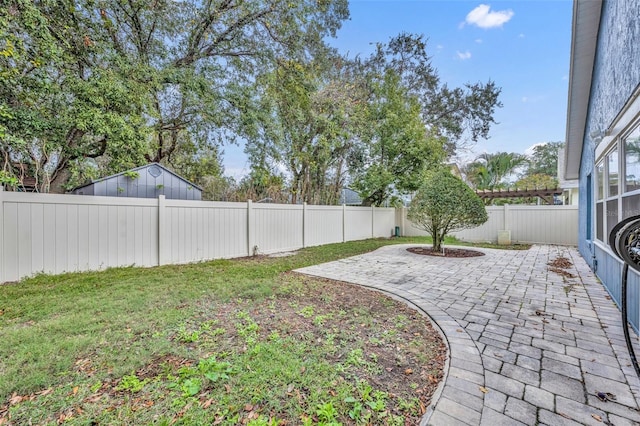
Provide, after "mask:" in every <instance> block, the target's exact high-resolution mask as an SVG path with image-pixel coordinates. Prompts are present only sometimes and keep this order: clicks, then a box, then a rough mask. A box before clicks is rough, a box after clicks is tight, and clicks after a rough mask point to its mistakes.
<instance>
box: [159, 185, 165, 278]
mask: <svg viewBox="0 0 640 426" xmlns="http://www.w3.org/2000/svg"><path fill="white" fill-rule="evenodd" d="M166 233H167V211H166V199H165V197H164V195H158V266H160V265H166V264H167V258H166V254H165V251H166V249H167V234H166Z"/></svg>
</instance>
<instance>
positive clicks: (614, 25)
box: [567, 0, 640, 330]
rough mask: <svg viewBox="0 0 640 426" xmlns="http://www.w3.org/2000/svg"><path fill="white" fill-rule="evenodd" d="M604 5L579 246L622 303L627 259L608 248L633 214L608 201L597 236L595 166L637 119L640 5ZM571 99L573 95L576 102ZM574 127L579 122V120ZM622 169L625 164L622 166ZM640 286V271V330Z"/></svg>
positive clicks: (634, 300)
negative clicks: (611, 235) (615, 229)
mask: <svg viewBox="0 0 640 426" xmlns="http://www.w3.org/2000/svg"><path fill="white" fill-rule="evenodd" d="M587 3H588V2H587V1H581V0H578V1H577V2H576V3H575V4H574V37H575V31H576V25H579V22H578V23H577V22H576V21H577V20H578V19H579V18H580V16H579V14H580V13H581V11H580V8H581V7H583V6H585V5H586V4H587ZM601 4H602V6H601V9H600V17H599V24H597V25H596V26H595V28H591V29H590V31H595V32H596V34H597V41H596V44H595V56H594V59H593V69H592V76H591V84H590V92H589V98H588V104H587V105H586V108H587V110H586V111H587V115H586V122H585V123H584V130H583V131H584V133H583V139H582V150H581V158H580V169H579V211H580V213H579V223H578V241H579V243H578V249H579V251H580V253H581V254H582V256H583V257H584V258H585V260H586V261H587V263H589V265H590V266H591V267H592V269H593V270H594V271H595V273H596V274H597V275H598V277H599V278H600V279H601V280H602V282H603V284H604V285H605V286H606V288H607V289H608V291H609V292H610V293H611V295H612V297H613V299H614V300H615V301H616V302H617V303H618V304H619V302H620V281H621V269H622V263H621V262H620V261H619V260H618V258H617V257H616V256H615V255H614V254H613V252H612V251H611V249H610V248H609V247H608V244H607V242H606V240H607V239H608V231H609V229H611V227H612V225H613V224H615V223H617V222H618V221H619V220H620V219H622V218H623V217H627V216H630V214H627V213H624V212H622V210H621V207H620V206H621V205H622V201H620V203H618V205H617V207H616V210H609V209H608V208H607V202H606V201H605V202H603V203H601V205H602V206H603V207H602V209H603V211H602V212H601V213H600V218H602V217H603V215H608V216H607V220H608V221H609V224H608V225H605V226H603V227H602V228H603V230H602V231H601V233H602V234H604V240H605V241H597V238H596V232H597V220H598V217H597V215H596V210H597V208H596V199H597V185H598V176H597V175H598V174H597V171H596V168H595V167H596V162H598V161H601V159H602V158H603V155H604V154H606V153H607V152H609V151H610V150H611V149H613V148H615V147H616V146H618V147H621V143H620V140H621V136H622V135H623V134H624V133H625V132H627V131H628V128H629V126H631V125H635V124H633V123H634V122H636V121H637V117H634V116H633V115H632V114H630V111H631V112H633V110H634V109H636V108H638V106H637V105H638V101H637V100H636V101H634V97H635V96H636V95H637V93H638V92H637V89H638V87H639V83H640V18H639V15H640V7H639V5H638V2H637V1H635V0H616V1H613V0H609V1H607V0H605V1H603V2H602V3H601ZM591 5H593V2H591ZM583 12H584V10H583ZM578 42H579V41H578V40H575V39H574V40H573V41H572V56H573V58H572V61H575V60H576V58H575V56H576V55H578V54H580V53H583V52H580V51H579V49H576V50H575V51H574V48H575V47H576V45H577V43H578ZM592 53H593V52H592ZM579 72H584V70H577V69H576V70H573V71H572V77H575V75H576V74H577V73H579ZM570 86H571V83H570ZM570 90H571V89H570ZM571 99H572V97H571V94H570V102H571ZM634 105H635V106H634ZM574 106H575V105H574ZM571 107H572V106H571V105H570V107H569V110H570V112H571ZM571 125H572V122H571V119H570V118H568V129H567V134H568V135H570V134H571V128H570V127H571ZM573 126H574V127H576V126H575V122H574V123H573ZM573 130H576V129H575V128H574V129H573ZM579 130H581V129H579ZM581 131H582V130H581ZM567 141H568V142H569V136H568V138H567ZM619 151H620V149H619ZM569 155H572V154H571V153H569ZM574 155H575V154H574ZM620 162H624V154H621V159H620V161H619V163H620ZM619 170H621V171H622V170H624V169H623V168H622V167H619ZM623 173H624V172H621V173H620V179H622V180H624V178H625V176H624V175H623ZM620 187H621V188H622V186H621V185H620ZM619 198H621V197H619ZM638 209H640V206H638ZM636 214H638V213H636ZM639 289H640V279H639V277H638V275H636V274H635V273H632V274H630V277H629V301H630V303H629V308H630V311H629V317H630V318H629V319H630V321H631V323H632V325H633V326H634V328H636V330H637V329H638V326H639V325H640V321H639V319H640V318H639V315H640V312H639V310H638V306H639V305H640V291H639Z"/></svg>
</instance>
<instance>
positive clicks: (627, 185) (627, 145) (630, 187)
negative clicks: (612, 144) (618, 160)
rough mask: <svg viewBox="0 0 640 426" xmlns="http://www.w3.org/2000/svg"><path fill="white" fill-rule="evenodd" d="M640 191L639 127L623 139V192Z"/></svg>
mask: <svg viewBox="0 0 640 426" xmlns="http://www.w3.org/2000/svg"><path fill="white" fill-rule="evenodd" d="M637 189H640V127H636V128H635V129H634V130H633V131H632V132H631V133H630V134H629V135H627V137H625V138H624V191H625V192H631V191H635V190H637Z"/></svg>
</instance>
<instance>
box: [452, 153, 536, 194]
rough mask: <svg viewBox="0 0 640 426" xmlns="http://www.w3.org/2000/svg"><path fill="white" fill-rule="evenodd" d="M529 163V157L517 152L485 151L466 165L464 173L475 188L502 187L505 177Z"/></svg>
mask: <svg viewBox="0 0 640 426" xmlns="http://www.w3.org/2000/svg"><path fill="white" fill-rule="evenodd" d="M527 164H528V159H527V157H526V156H525V155H522V154H517V153H515V152H497V153H495V154H489V153H484V154H481V155H479V156H478V158H476V160H475V161H473V162H471V163H469V164H467V165H466V166H465V167H464V174H465V176H466V179H467V181H468V182H469V183H470V184H471V185H472V186H473V187H474V188H475V189H500V188H503V187H504V186H505V185H506V183H505V178H507V177H509V176H510V175H512V174H514V173H515V172H516V171H517V169H518V168H520V167H524V166H526V165H527Z"/></svg>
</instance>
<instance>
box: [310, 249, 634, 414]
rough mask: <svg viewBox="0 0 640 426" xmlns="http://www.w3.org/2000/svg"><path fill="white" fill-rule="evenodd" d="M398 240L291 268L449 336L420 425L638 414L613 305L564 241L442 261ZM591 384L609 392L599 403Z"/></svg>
mask: <svg viewBox="0 0 640 426" xmlns="http://www.w3.org/2000/svg"><path fill="white" fill-rule="evenodd" d="M413 246H415V245H413ZM407 247H410V246H409V245H395V246H386V247H383V248H381V249H378V250H376V251H375V252H372V253H368V254H364V255H360V256H355V257H351V258H348V259H343V260H339V261H336V262H330V263H325V264H321V265H315V266H311V267H308V268H303V269H299V270H298V272H301V273H304V274H309V275H315V276H321V277H325V278H331V279H336V280H341V281H347V282H351V283H356V284H361V285H364V286H368V287H372V288H376V289H379V290H382V291H385V292H388V293H391V294H393V295H395V296H397V297H400V298H403V299H405V300H407V301H409V302H410V303H412V304H414V305H415V306H416V307H417V308H418V309H421V310H423V311H424V312H426V313H427V314H428V315H429V316H431V318H432V319H433V320H434V321H435V322H436V323H437V325H438V326H439V327H440V329H441V330H442V332H443V333H444V335H445V337H446V340H447V342H448V346H449V363H448V366H447V368H448V371H447V372H446V374H447V376H446V378H445V381H444V385H443V386H442V387H441V394H440V395H439V397H438V398H437V399H435V401H434V403H435V406H434V404H432V406H431V407H429V410H428V412H427V414H426V415H425V419H424V421H423V423H428V424H433V425H436V426H442V425H467V424H468V425H478V424H480V425H491V426H497V425H519V424H528V425H535V424H540V425H553V426H559V425H576V424H589V425H603V424H605V425H606V424H609V425H616V426H622V425H634V424H640V409H639V408H640V406H639V405H638V404H639V402H640V400H639V398H638V395H640V393H639V392H640V381H639V380H638V377H637V376H636V375H635V372H634V370H633V367H632V365H631V360H630V357H629V354H628V353H627V349H626V345H625V343H624V337H623V332H622V326H621V320H620V313H619V311H618V308H617V307H616V306H615V305H614V303H613V301H612V300H611V298H610V296H609V295H608V293H607V292H606V291H605V289H604V287H603V286H602V285H601V284H600V283H599V281H598V279H597V278H596V277H595V275H594V274H593V273H592V271H591V270H590V269H589V267H588V266H587V264H586V263H585V262H584V260H583V259H582V258H581V257H580V255H579V253H578V252H577V251H576V250H575V249H573V248H568V247H559V246H533V247H532V248H531V249H530V250H527V251H511V250H492V249H477V250H480V251H483V252H484V253H485V254H486V255H485V256H482V257H475V258H464V259H446V258H437V257H431V256H421V255H416V254H412V253H409V252H407V251H406V248H407ZM559 257H565V258H567V259H569V260H570V261H571V262H572V263H573V266H571V267H569V268H567V269H566V272H569V273H570V274H573V275H574V276H575V277H568V276H563V274H559V273H557V272H553V271H551V270H550V266H549V265H548V262H550V261H553V260H554V259H557V258H559ZM560 272H562V271H560ZM564 275H567V274H564ZM632 340H633V341H634V342H635V343H637V340H638V339H637V336H636V335H635V333H634V334H633V335H632ZM636 353H638V354H639V356H640V351H638V349H636ZM596 392H609V393H611V394H614V395H615V398H616V400H615V401H608V402H603V401H600V400H599V399H598V398H597V397H596Z"/></svg>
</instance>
